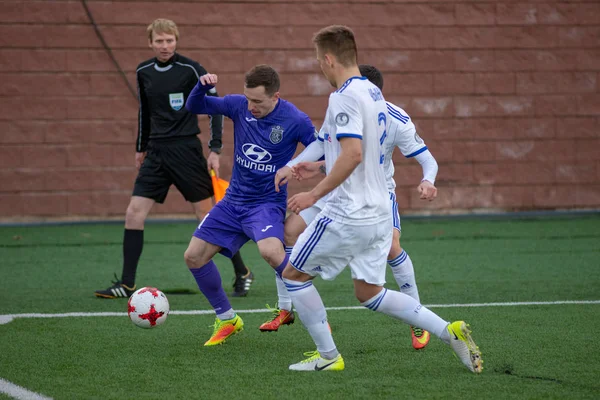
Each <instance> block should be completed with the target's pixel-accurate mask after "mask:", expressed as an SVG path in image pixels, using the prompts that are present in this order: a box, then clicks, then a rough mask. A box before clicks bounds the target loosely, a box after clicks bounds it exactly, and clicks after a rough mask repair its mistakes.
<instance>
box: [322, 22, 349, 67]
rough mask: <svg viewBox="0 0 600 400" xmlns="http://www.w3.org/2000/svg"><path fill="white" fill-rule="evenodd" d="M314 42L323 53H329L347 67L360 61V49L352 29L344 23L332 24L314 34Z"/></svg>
mask: <svg viewBox="0 0 600 400" xmlns="http://www.w3.org/2000/svg"><path fill="white" fill-rule="evenodd" d="M313 43H314V44H315V45H316V46H317V48H318V49H319V50H320V51H321V52H322V53H329V54H332V55H333V56H335V58H336V59H337V60H338V61H339V62H340V64H342V65H343V66H345V67H351V66H353V65H356V64H357V63H358V61H357V57H358V49H357V48H356V40H355V39H354V32H352V29H350V28H348V27H347V26H343V25H331V26H328V27H326V28H323V29H321V30H320V31H318V32H317V33H315V35H314V36H313Z"/></svg>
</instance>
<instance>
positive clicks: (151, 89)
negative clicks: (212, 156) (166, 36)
mask: <svg viewBox="0 0 600 400" xmlns="http://www.w3.org/2000/svg"><path fill="white" fill-rule="evenodd" d="M204 74H206V70H205V69H204V68H203V67H202V66H201V65H200V64H198V63H197V62H196V61H194V60H191V59H189V58H187V57H184V56H182V55H180V54H178V53H175V55H174V56H173V57H171V59H170V60H169V61H167V62H166V63H162V62H160V61H158V60H157V59H156V58H152V59H150V60H147V61H144V62H143V63H141V64H140V65H138V67H137V71H136V75H137V84H138V98H139V103H140V110H139V115H138V137H137V141H136V151H137V152H144V151H146V147H147V146H148V141H150V140H155V139H157V140H160V139H166V138H173V137H177V136H192V135H197V134H198V133H200V129H199V128H198V117H197V116H196V114H192V113H189V112H188V111H187V110H186V109H185V101H186V100H187V98H188V96H189V94H190V92H191V91H192V89H193V88H194V86H196V83H197V82H198V79H199V78H200V77H201V76H202V75H204ZM209 95H212V96H217V92H216V91H213V93H209ZM222 135H223V116H222V115H211V116H210V141H209V143H208V146H209V147H210V148H211V149H214V150H216V151H220V150H221V146H222Z"/></svg>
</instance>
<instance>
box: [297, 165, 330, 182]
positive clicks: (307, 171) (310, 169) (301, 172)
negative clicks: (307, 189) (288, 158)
mask: <svg viewBox="0 0 600 400" xmlns="http://www.w3.org/2000/svg"><path fill="white" fill-rule="evenodd" d="M324 173H325V161H316V162H310V161H306V162H301V163H298V164H296V165H295V166H294V167H293V168H292V175H293V177H294V178H295V179H297V180H299V181H301V180H303V179H310V178H314V177H316V176H319V175H321V174H324Z"/></svg>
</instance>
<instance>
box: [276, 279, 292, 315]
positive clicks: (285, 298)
mask: <svg viewBox="0 0 600 400" xmlns="http://www.w3.org/2000/svg"><path fill="white" fill-rule="evenodd" d="M275 284H276V285H277V307H278V308H280V309H281V310H286V311H292V298H291V297H290V294H289V293H288V291H287V289H286V288H285V283H283V280H282V278H280V277H279V275H277V274H275Z"/></svg>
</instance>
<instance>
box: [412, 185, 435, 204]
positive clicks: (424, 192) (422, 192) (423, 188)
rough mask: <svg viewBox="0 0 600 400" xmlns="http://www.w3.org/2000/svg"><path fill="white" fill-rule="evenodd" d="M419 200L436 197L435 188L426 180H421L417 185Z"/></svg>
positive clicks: (430, 199) (431, 199)
mask: <svg viewBox="0 0 600 400" xmlns="http://www.w3.org/2000/svg"><path fill="white" fill-rule="evenodd" d="M417 191H418V192H419V196H420V198H421V200H429V201H433V200H434V199H435V198H436V197H437V188H436V187H435V186H434V185H433V183H431V182H429V181H428V180H423V181H421V183H420V184H419V186H418V187H417Z"/></svg>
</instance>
